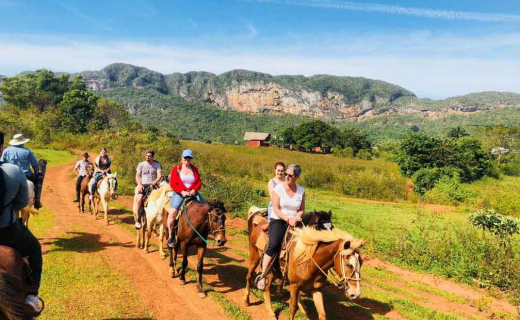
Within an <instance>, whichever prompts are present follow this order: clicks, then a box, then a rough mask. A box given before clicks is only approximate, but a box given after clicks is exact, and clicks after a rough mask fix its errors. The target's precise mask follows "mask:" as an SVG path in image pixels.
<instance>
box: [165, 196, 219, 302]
mask: <svg viewBox="0 0 520 320" xmlns="http://www.w3.org/2000/svg"><path fill="white" fill-rule="evenodd" d="M179 212H180V214H181V216H180V218H179V221H178V222H177V226H178V231H177V241H176V243H175V252H174V254H172V251H173V249H172V248H169V253H170V275H171V276H172V278H173V277H175V276H176V273H177V269H176V265H177V253H178V252H179V248H180V250H181V252H182V268H181V271H180V274H179V280H180V282H181V284H185V283H186V267H187V266H188V248H189V247H190V246H192V245H195V246H197V257H198V263H197V273H198V277H197V290H198V292H199V297H201V298H203V297H205V296H206V293H205V292H204V289H203V288H202V271H203V268H204V254H205V253H206V246H207V242H206V241H207V240H206V239H208V234H210V233H211V235H212V236H213V238H214V239H215V242H216V244H217V245H218V246H219V247H221V246H223V245H224V244H225V243H226V241H227V239H226V225H225V224H226V209H225V208H224V203H222V202H220V201H211V202H204V203H199V202H196V201H192V202H191V203H190V204H189V205H188V206H187V207H184V208H181V210H180V211H179ZM167 220H168V219H163V223H164V224H166V221H167ZM165 228H166V226H165ZM197 233H198V234H197Z"/></svg>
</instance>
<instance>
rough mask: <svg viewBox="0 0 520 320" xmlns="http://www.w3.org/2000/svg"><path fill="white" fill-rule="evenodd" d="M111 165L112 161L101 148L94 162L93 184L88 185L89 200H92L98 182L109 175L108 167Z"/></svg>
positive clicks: (104, 149) (105, 150)
mask: <svg viewBox="0 0 520 320" xmlns="http://www.w3.org/2000/svg"><path fill="white" fill-rule="evenodd" d="M111 164H112V160H111V159H110V158H109V157H108V155H107V149H106V148H102V149H101V151H100V152H99V156H97V158H96V160H94V169H95V170H94V171H95V174H94V178H93V179H92V180H93V182H92V183H91V184H90V196H89V198H90V200H92V198H93V195H94V193H95V192H96V190H97V183H98V180H99V179H101V177H103V176H104V175H106V174H107V173H110V165H111Z"/></svg>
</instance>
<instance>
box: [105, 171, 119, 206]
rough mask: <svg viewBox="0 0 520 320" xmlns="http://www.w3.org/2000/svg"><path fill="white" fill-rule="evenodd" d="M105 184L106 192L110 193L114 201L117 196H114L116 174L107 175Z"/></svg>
mask: <svg viewBox="0 0 520 320" xmlns="http://www.w3.org/2000/svg"><path fill="white" fill-rule="evenodd" d="M107 183H108V191H109V192H110V196H111V197H112V198H114V199H117V195H116V190H117V172H116V173H107Z"/></svg>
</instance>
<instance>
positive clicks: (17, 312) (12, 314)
mask: <svg viewBox="0 0 520 320" xmlns="http://www.w3.org/2000/svg"><path fill="white" fill-rule="evenodd" d="M21 291H23V288H22V286H21V284H20V280H19V279H18V278H16V277H13V276H12V275H10V274H8V273H5V272H1V273H0V315H2V314H3V315H5V316H6V317H7V319H9V320H22V319H24V317H25V312H24V301H23V300H20V299H16V297H20V296H21V295H20V292H21Z"/></svg>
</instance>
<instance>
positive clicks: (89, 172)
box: [85, 164, 94, 178]
mask: <svg viewBox="0 0 520 320" xmlns="http://www.w3.org/2000/svg"><path fill="white" fill-rule="evenodd" d="M85 170H86V171H87V175H88V176H89V177H91V178H92V175H94V166H93V165H91V164H88V165H87V166H86V167H85Z"/></svg>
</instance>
